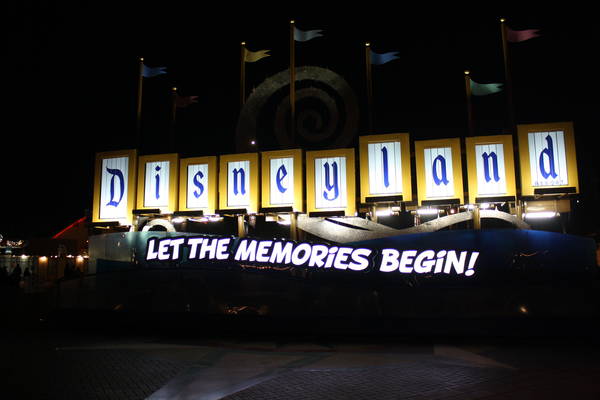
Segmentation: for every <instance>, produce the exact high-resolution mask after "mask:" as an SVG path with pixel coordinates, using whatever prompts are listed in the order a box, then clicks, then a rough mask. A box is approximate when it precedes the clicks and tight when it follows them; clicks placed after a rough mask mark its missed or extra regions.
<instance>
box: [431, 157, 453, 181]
mask: <svg viewBox="0 0 600 400" xmlns="http://www.w3.org/2000/svg"><path fill="white" fill-rule="evenodd" d="M438 161H439V164H440V167H441V169H442V177H441V178H440V177H439V176H438V173H437V168H436V166H437V162H438ZM432 173H433V181H434V182H435V184H436V185H439V184H440V183H443V184H444V185H447V184H448V183H450V181H449V180H448V177H447V176H446V159H445V158H444V157H442V156H441V155H439V156H437V157H436V158H435V159H434V160H433V171H432Z"/></svg>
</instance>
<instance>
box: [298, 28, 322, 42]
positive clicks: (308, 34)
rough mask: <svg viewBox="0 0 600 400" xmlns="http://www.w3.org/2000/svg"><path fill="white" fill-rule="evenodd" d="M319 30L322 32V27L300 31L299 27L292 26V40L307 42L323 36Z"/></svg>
mask: <svg viewBox="0 0 600 400" xmlns="http://www.w3.org/2000/svg"><path fill="white" fill-rule="evenodd" d="M321 32H323V30H322V29H315V30H312V31H301V30H300V29H298V28H296V27H295V26H294V40H295V41H296V42H307V41H309V40H311V39H314V38H318V37H320V36H323V35H322V34H321Z"/></svg>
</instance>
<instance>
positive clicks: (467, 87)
mask: <svg viewBox="0 0 600 400" xmlns="http://www.w3.org/2000/svg"><path fill="white" fill-rule="evenodd" d="M469 73H470V72H469V71H468V70H467V71H465V90H466V93H467V118H469V136H475V120H474V119H473V103H471V77H470V75H469Z"/></svg>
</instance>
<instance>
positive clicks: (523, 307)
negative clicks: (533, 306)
mask: <svg viewBox="0 0 600 400" xmlns="http://www.w3.org/2000/svg"><path fill="white" fill-rule="evenodd" d="M519 312H520V313H521V314H529V310H528V309H527V306H526V305H525V304H521V305H520V306H519Z"/></svg>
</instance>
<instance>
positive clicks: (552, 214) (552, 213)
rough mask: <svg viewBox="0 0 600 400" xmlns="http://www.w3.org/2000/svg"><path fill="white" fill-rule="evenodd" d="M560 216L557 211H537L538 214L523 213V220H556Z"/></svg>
mask: <svg viewBox="0 0 600 400" xmlns="http://www.w3.org/2000/svg"><path fill="white" fill-rule="evenodd" d="M558 215H559V214H558V213H557V212H556V211H537V212H529V213H523V218H526V219H546V218H554V217H556V216H558Z"/></svg>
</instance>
